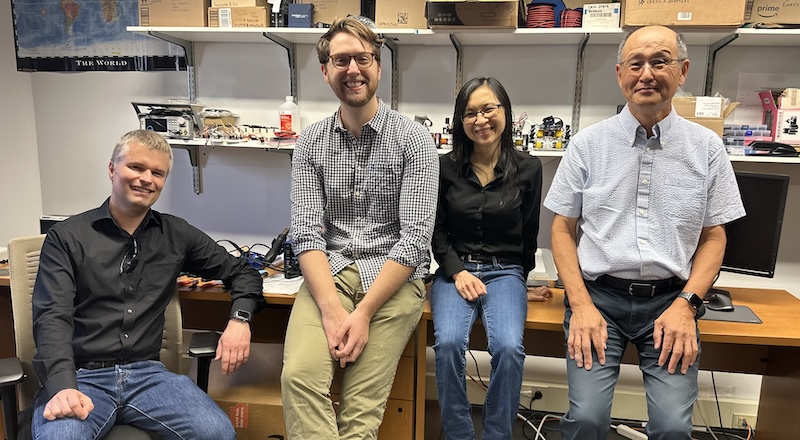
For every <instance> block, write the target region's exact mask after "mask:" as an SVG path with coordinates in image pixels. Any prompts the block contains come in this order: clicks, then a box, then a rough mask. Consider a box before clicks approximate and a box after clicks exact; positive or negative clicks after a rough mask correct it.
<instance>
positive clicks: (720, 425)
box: [711, 371, 730, 440]
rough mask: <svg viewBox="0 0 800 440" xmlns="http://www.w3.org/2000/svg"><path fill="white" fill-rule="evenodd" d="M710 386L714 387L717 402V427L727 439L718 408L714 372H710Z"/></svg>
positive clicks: (720, 411)
mask: <svg viewBox="0 0 800 440" xmlns="http://www.w3.org/2000/svg"><path fill="white" fill-rule="evenodd" d="M711 387H712V388H713V389H714V400H715V401H716V402H717V418H718V419H719V429H720V431H721V432H722V435H724V436H725V438H727V439H728V440H730V437H728V433H727V432H725V427H723V426H722V410H720V409H719V396H718V395H717V381H716V380H715V379H714V372H713V371H712V372H711Z"/></svg>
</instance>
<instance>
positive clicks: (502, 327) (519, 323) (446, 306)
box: [431, 263, 528, 440]
mask: <svg viewBox="0 0 800 440" xmlns="http://www.w3.org/2000/svg"><path fill="white" fill-rule="evenodd" d="M464 268H465V269H466V270H467V271H469V272H470V273H472V274H473V275H475V276H476V277H477V278H479V279H480V280H481V281H482V282H483V283H484V284H485V285H486V290H487V292H488V293H487V294H486V295H483V296H481V297H479V298H478V299H477V300H475V301H472V302H470V301H467V300H465V299H464V298H462V297H461V295H459V294H458V291H457V290H456V287H455V282H454V281H453V280H452V279H446V278H444V277H443V276H441V275H437V276H436V278H434V280H433V286H432V287H431V310H432V312H433V329H434V338H435V343H434V345H433V349H434V351H435V352H436V387H437V390H438V393H439V407H440V408H441V413H442V431H443V432H444V437H445V439H447V440H467V439H474V438H475V432H474V428H473V426H472V417H471V410H470V403H469V400H468V399H467V391H466V378H465V375H466V359H465V353H466V350H467V347H468V344H469V334H470V330H471V329H472V326H473V324H475V320H476V319H477V317H478V316H480V318H481V321H482V322H483V326H484V327H485V328H486V336H487V339H488V341H489V347H488V351H489V354H491V356H492V361H491V365H492V371H491V376H490V381H489V389H488V391H487V392H486V401H485V403H484V406H483V435H482V438H483V439H484V440H501V439H502V440H507V439H510V438H511V427H512V424H513V421H514V418H515V417H516V415H517V408H518V406H519V393H520V387H521V386H522V368H523V363H524V362H525V351H524V348H523V346H522V333H523V331H524V329H525V318H526V317H527V316H528V296H527V289H526V286H525V279H523V277H522V267H521V266H519V265H506V264H482V263H465V264H464Z"/></svg>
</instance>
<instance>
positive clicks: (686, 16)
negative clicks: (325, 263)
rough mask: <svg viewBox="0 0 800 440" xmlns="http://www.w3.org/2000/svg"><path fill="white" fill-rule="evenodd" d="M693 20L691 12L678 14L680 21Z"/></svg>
mask: <svg viewBox="0 0 800 440" xmlns="http://www.w3.org/2000/svg"><path fill="white" fill-rule="evenodd" d="M691 20H692V13H691V12H678V21H691Z"/></svg>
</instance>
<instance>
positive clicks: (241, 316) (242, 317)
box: [231, 309, 253, 323]
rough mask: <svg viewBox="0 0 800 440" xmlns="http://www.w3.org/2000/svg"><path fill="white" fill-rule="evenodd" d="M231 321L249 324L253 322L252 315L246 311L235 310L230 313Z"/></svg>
mask: <svg viewBox="0 0 800 440" xmlns="http://www.w3.org/2000/svg"><path fill="white" fill-rule="evenodd" d="M231 319H236V320H238V321H242V322H247V323H249V322H250V321H252V320H253V314H252V313H250V312H248V311H247V310H242V309H237V310H235V311H233V313H231Z"/></svg>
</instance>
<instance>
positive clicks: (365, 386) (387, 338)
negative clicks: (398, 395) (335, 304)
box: [281, 264, 425, 440]
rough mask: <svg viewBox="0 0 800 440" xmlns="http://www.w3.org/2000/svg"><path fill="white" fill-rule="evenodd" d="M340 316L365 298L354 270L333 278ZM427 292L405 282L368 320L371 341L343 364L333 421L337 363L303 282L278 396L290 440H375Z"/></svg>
mask: <svg viewBox="0 0 800 440" xmlns="http://www.w3.org/2000/svg"><path fill="white" fill-rule="evenodd" d="M333 278H334V282H335V284H336V288H337V291H338V292H339V298H340V300H341V301H342V305H343V306H344V308H345V310H347V311H348V312H352V311H353V310H354V309H355V307H356V305H357V304H358V302H359V301H361V299H362V298H363V297H364V289H363V287H362V286H361V280H360V278H359V272H358V269H357V268H356V266H355V265H354V264H353V265H350V266H348V267H346V268H344V269H343V270H342V271H341V272H339V274H337V275H336V276H334V277H333ZM424 301H425V286H424V283H423V282H422V280H415V281H412V282H410V283H406V284H405V285H403V287H401V288H400V290H398V291H397V292H395V294H394V295H392V297H390V298H389V299H388V300H387V301H386V303H384V305H383V306H382V307H381V308H380V309H379V310H378V312H377V313H376V314H375V316H373V317H372V321H370V325H369V340H368V342H367V345H366V346H365V347H364V351H363V352H362V353H361V356H359V358H358V360H356V362H353V363H351V364H347V366H346V367H345V372H344V379H343V381H342V391H341V396H340V407H339V411H338V416H337V414H336V413H335V412H334V410H333V406H332V405H331V400H330V397H329V395H330V387H331V382H332V381H333V375H334V372H335V371H336V369H337V368H339V363H338V362H337V361H335V360H334V359H333V358H332V357H331V355H330V353H329V352H328V342H327V338H326V337H325V331H324V330H323V328H322V317H321V314H320V311H319V308H318V307H317V303H316V302H315V301H314V298H313V297H312V296H311V294H310V293H309V291H308V289H307V288H306V286H305V284H303V285H302V286H301V287H300V291H299V292H298V293H297V298H296V299H295V302H294V306H293V307H292V313H291V316H290V317H289V324H288V328H287V330H286V341H285V345H284V353H283V372H282V373H281V397H282V399H283V416H284V420H285V422H286V432H287V434H288V437H289V440H315V439H320V440H332V439H342V440H343V439H358V440H364V439H375V438H377V436H378V428H379V427H380V424H381V421H382V420H383V412H384V410H385V409H386V401H387V400H388V398H389V393H390V392H391V389H392V382H393V381H394V376H395V373H396V372H397V364H398V362H399V361H400V355H401V354H402V353H403V350H404V349H405V347H406V345H407V344H408V340H409V338H410V337H411V334H412V333H413V332H414V329H415V328H416V327H417V324H418V323H419V320H420V317H421V316H422V307H423V304H424Z"/></svg>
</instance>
